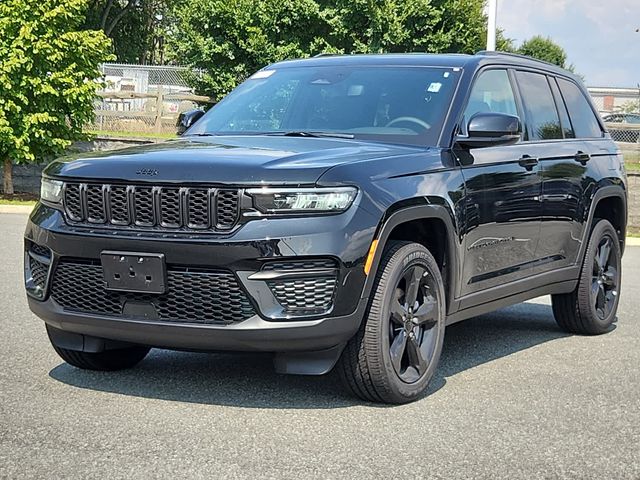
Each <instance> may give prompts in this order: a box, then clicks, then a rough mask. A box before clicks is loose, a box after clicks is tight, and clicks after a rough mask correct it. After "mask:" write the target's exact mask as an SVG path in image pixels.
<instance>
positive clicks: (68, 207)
mask: <svg viewBox="0 0 640 480" xmlns="http://www.w3.org/2000/svg"><path fill="white" fill-rule="evenodd" d="M63 198H64V211H65V214H66V217H67V219H68V220H69V221H70V222H72V223H76V224H78V223H79V224H90V225H92V226H100V225H103V226H105V227H107V226H111V227H113V226H116V227H118V226H119V227H135V228H136V229H160V230H167V229H168V230H209V231H228V230H231V229H233V228H234V227H235V226H236V224H237V223H238V219H239V217H240V206H239V203H240V195H239V192H238V190H237V189H215V188H200V187H189V188H185V187H182V188H177V187H166V186H145V185H108V184H104V185H103V184H93V183H66V184H65V186H64V196H63Z"/></svg>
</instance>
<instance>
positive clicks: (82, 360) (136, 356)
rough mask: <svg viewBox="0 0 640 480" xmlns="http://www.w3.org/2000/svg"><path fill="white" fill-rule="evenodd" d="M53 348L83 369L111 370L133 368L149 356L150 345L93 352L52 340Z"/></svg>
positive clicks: (67, 360)
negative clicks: (67, 346)
mask: <svg viewBox="0 0 640 480" xmlns="http://www.w3.org/2000/svg"><path fill="white" fill-rule="evenodd" d="M51 345H52V346H53V349H54V350H55V351H56V353H57V354H58V355H60V358H62V359H63V360H64V361H65V362H67V363H68V364H69V365H73V366H74V367H77V368H81V369H83V370H98V371H105V372H111V371H115V370H124V369H126V368H131V367H134V366H135V365H137V364H138V363H140V362H141V361H142V359H143V358H144V357H146V356H147V353H149V350H151V348H150V347H144V346H141V345H136V346H134V347H127V348H120V349H117V350H105V351H103V352H97V353H91V352H80V351H77V350H68V349H66V348H62V347H58V346H57V345H56V344H55V343H53V341H52V342H51Z"/></svg>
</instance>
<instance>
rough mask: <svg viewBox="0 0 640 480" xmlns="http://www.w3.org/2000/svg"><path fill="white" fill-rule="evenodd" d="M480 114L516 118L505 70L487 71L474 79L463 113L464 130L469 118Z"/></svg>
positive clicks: (515, 109) (511, 90)
mask: <svg viewBox="0 0 640 480" xmlns="http://www.w3.org/2000/svg"><path fill="white" fill-rule="evenodd" d="M482 112H497V113H506V114H509V115H515V116H518V109H517V108H516V100H515V96H514V95H513V89H512V88H511V82H510V81H509V75H508V74H507V71H506V70H487V71H485V72H483V73H481V74H480V76H479V77H478V78H477V79H476V81H475V83H474V84H473V88H472V89H471V94H470V96H469V102H468V103H467V108H465V111H464V119H463V125H464V126H465V130H466V125H467V123H468V122H469V120H470V119H471V117H473V116H474V115H475V114H476V113H482Z"/></svg>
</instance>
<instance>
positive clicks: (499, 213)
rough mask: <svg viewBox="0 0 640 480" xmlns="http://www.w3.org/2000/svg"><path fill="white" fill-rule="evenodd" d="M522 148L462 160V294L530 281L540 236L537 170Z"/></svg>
mask: <svg viewBox="0 0 640 480" xmlns="http://www.w3.org/2000/svg"><path fill="white" fill-rule="evenodd" d="M530 152H531V150H530V149H529V148H528V147H526V146H524V145H522V144H519V145H512V146H502V147H494V148H478V149H473V150H471V151H470V152H465V153H466V155H464V154H463V155H461V163H462V164H463V165H466V166H464V167H463V168H462V174H463V177H464V179H465V189H466V198H465V225H466V229H465V241H464V248H465V259H464V265H463V274H462V285H461V292H460V293H461V294H462V295H466V294H469V293H473V292H477V291H480V290H483V289H485V288H490V287H493V286H497V285H501V284H504V283H507V282H510V281H513V280H517V279H520V278H522V277H523V276H527V275H531V274H533V273H534V270H535V268H534V267H535V262H534V260H535V257H534V255H535V251H536V248H537V243H538V237H539V235H540V217H541V214H542V210H541V203H540V195H541V193H542V183H541V177H540V175H539V166H537V165H536V166H533V167H530V168H528V169H527V168H525V167H523V166H521V165H520V163H519V162H520V160H521V159H522V157H524V156H525V155H530V156H533V155H531V153H530Z"/></svg>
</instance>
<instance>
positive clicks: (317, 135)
mask: <svg viewBox="0 0 640 480" xmlns="http://www.w3.org/2000/svg"><path fill="white" fill-rule="evenodd" d="M265 135H281V136H283V137H311V138H322V137H325V138H356V137H355V135H352V134H350V133H332V132H310V131H307V130H291V131H288V132H269V133H265Z"/></svg>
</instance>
